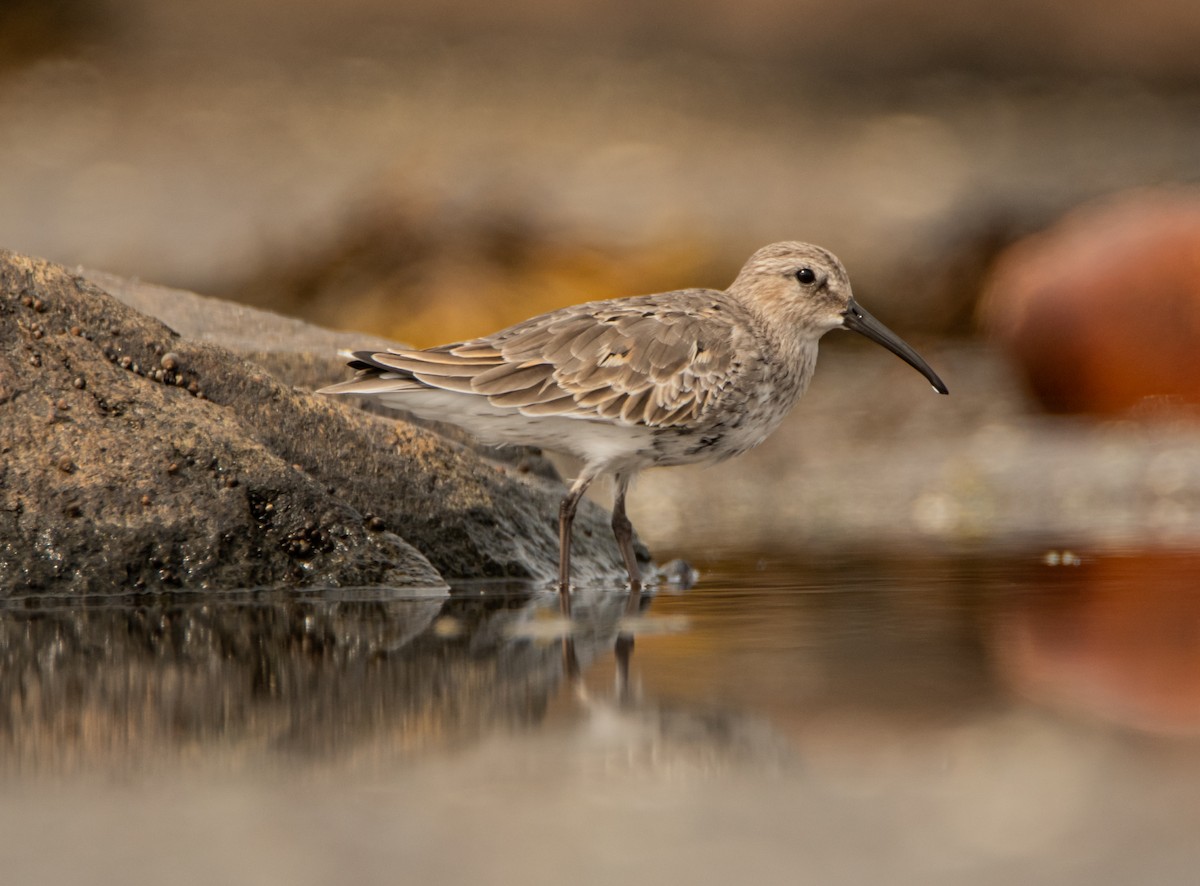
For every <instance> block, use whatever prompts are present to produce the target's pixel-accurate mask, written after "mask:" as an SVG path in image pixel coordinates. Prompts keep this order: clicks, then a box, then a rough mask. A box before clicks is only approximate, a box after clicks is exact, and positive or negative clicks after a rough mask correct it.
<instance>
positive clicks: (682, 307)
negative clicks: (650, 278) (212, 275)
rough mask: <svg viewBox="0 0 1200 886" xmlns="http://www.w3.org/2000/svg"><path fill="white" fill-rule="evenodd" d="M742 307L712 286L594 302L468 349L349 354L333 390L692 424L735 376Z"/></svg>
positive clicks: (661, 424)
mask: <svg viewBox="0 0 1200 886" xmlns="http://www.w3.org/2000/svg"><path fill="white" fill-rule="evenodd" d="M738 310H739V309H738V308H737V306H736V305H735V304H731V303H730V302H729V301H728V300H727V299H726V298H724V297H723V294H721V293H716V292H712V291H709V290H682V291H679V292H674V293H669V294H668V295H667V296H662V295H660V296H643V297H638V298H627V299H616V300H613V301H604V302H591V303H589V304H584V305H577V306H575V307H571V308H564V309H562V310H558V311H554V312H551V313H549V314H543V315H541V316H539V317H534V318H532V319H530V320H526V321H524V322H523V323H518V324H517V325H516V326H511V327H509V328H508V329H504V330H501V331H500V332H496V333H493V334H492V335H489V336H485V337H483V338H478V339H473V340H471V341H466V342H456V343H454V344H449V345H442V346H440V347H436V348H429V349H427V350H416V349H412V350H409V349H395V350H389V351H388V352H386V353H368V352H362V353H356V354H355V357H356V358H357V360H356V361H355V362H354V363H352V364H351V366H353V367H355V368H357V369H359V370H360V372H359V377H358V378H357V379H356V380H355V381H353V382H347V383H344V385H340V386H337V387H338V388H339V389H341V391H342V392H345V393H378V392H381V391H382V390H387V391H398V390H405V389H410V390H415V389H417V388H419V387H429V388H440V389H443V390H447V391H457V392H461V393H467V394H475V395H478V396H483V397H487V399H488V400H489V401H490V402H491V403H492V404H493V405H495V406H499V407H510V408H515V409H517V410H519V411H520V412H521V413H523V414H525V415H557V416H568V417H575V418H585V419H605V420H608V421H615V422H618V423H621V424H627V425H643V426H649V427H657V428H667V427H672V426H676V425H682V424H688V423H692V422H695V421H696V420H697V419H698V418H699V417H700V416H701V415H702V414H703V413H704V411H705V408H706V407H707V406H708V404H709V403H710V402H712V401H713V399H714V398H716V397H718V396H719V395H720V393H721V392H722V391H723V390H725V389H726V388H727V387H728V385H729V384H730V382H731V381H732V380H733V379H734V378H735V377H736V375H737V373H738V372H739V371H740V370H741V368H742V364H743V360H744V357H745V354H746V344H747V343H746V342H743V341H741V339H742V338H745V337H748V335H749V333H747V332H745V331H743V330H745V329H746V328H747V327H746V326H745V323H744V320H743V322H742V323H741V324H739V323H738V322H735V315H736V314H737V312H738ZM352 387H353V390H351V388H352Z"/></svg>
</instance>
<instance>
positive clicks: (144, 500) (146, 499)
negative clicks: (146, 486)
mask: <svg viewBox="0 0 1200 886" xmlns="http://www.w3.org/2000/svg"><path fill="white" fill-rule="evenodd" d="M152 503H153V501H152V499H151V498H150V496H148V495H143V496H142V507H144V508H148V507H150V505H151V504H152Z"/></svg>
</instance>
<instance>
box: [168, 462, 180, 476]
mask: <svg viewBox="0 0 1200 886" xmlns="http://www.w3.org/2000/svg"><path fill="white" fill-rule="evenodd" d="M178 471H179V462H177V461H173V462H171V463H170V464H169V465H167V473H168V474H174V473H177V472H178Z"/></svg>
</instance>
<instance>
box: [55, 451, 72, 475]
mask: <svg viewBox="0 0 1200 886" xmlns="http://www.w3.org/2000/svg"><path fill="white" fill-rule="evenodd" d="M57 465H58V469H59V470H60V471H62V472H63V473H64V474H73V473H75V462H73V461H71V456H69V455H64V456H63V457H62V458H60V459H59V460H58V462H57Z"/></svg>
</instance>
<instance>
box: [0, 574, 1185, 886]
mask: <svg viewBox="0 0 1200 886" xmlns="http://www.w3.org/2000/svg"><path fill="white" fill-rule="evenodd" d="M701 566H702V572H703V574H702V578H701V581H700V582H699V584H698V585H697V586H696V587H694V588H692V589H691V590H688V591H677V590H665V591H663V592H661V593H659V594H657V595H655V596H654V597H653V598H646V599H643V600H642V601H640V604H639V605H638V606H637V607H636V609H637V611H636V612H634V613H632V614H631V613H630V612H628V611H627V610H628V608H629V606H628V599H627V595H626V594H625V593H623V592H621V591H620V590H618V589H604V588H587V589H584V590H583V591H581V592H580V594H579V596H578V600H577V603H576V611H575V618H574V619H573V621H572V623H571V625H570V629H569V632H568V633H567V636H569V638H570V643H569V644H564V643H563V637H564V632H565V630H566V627H565V625H564V623H563V622H562V621H561V619H560V618H559V616H558V614H557V603H556V601H555V598H554V595H553V594H552V593H550V592H548V591H547V590H546V589H544V588H531V587H528V586H525V585H521V584H519V583H507V584H506V583H488V584H474V585H466V586H462V587H458V588H456V589H455V590H454V593H453V594H452V595H451V596H450V597H448V598H443V597H438V596H430V597H426V598H416V599H411V598H408V599H406V598H397V597H393V596H391V595H389V594H388V593H386V592H382V591H378V590H372V591H358V592H355V591H349V592H347V591H339V592H329V593H319V592H309V593H306V594H303V595H286V594H279V593H250V592H240V593H231V594H227V595H220V596H218V597H215V598H214V597H196V596H191V595H172V596H169V597H148V596H117V597H112V598H102V599H90V600H87V601H65V600H46V599H36V598H27V599H23V600H10V601H7V602H6V604H5V605H4V606H3V607H2V608H0V657H2V658H0V662H2V668H0V701H2V704H0V773H2V777H3V783H4V792H3V795H2V796H0V834H3V835H4V836H3V837H2V838H0V855H2V858H0V862H2V863H3V865H4V870H5V871H6V875H5V878H4V882H6V883H35V882H38V883H44V882H56V883H69V882H87V883H108V882H112V883H118V882H120V883H134V884H136V883H142V882H144V883H161V882H172V883H179V882H183V883H187V882H196V883H211V882H253V883H276V882H279V883H284V882H287V883H289V884H295V883H327V882H330V880H331V879H332V878H333V877H339V878H342V879H346V878H349V879H350V880H351V881H353V882H365V883H375V882H380V883H384V882H389V883H390V882H410V881H412V882H426V881H430V880H438V881H444V882H523V883H529V882H561V881H563V880H567V879H569V880H572V881H579V882H587V883H590V882H596V883H602V882H612V881H613V880H614V879H615V878H617V877H621V878H623V879H624V880H626V881H632V882H650V881H655V882H659V883H662V882H681V883H682V882H687V883H718V882H720V883H725V882H730V881H731V880H733V879H735V878H737V879H738V880H739V881H744V882H755V883H757V882H789V883H794V882H815V883H863V882H875V881H879V882H888V883H910V882H911V883H931V882H932V883H940V882H945V883H961V882H972V883H1012V882H1054V883H1063V882H1065V883H1076V882H1078V883H1089V884H1091V883H1125V882H1135V881H1136V882H1155V883H1168V882H1188V881H1189V880H1188V878H1189V877H1190V876H1191V874H1192V872H1193V871H1194V870H1195V867H1196V865H1197V864H1198V863H1200V849H1198V848H1197V847H1196V843H1195V839H1194V834H1195V832H1196V829H1197V826H1198V825H1200V804H1197V803H1196V801H1195V797H1196V796H1197V795H1198V793H1200V582H1197V578H1198V577H1200V556H1197V555H1187V554H1179V553H1170V552H1146V553H1136V554H1134V553H1129V554H1124V555H1119V556H1118V555H1107V556H1097V555H1093V554H1089V553H1088V552H1086V551H1083V552H1066V553H1065V554H1064V552H1061V551H1053V552H1047V551H1033V552H1027V553H1023V554H1009V555H1005V556H1004V557H1003V558H995V559H991V558H986V557H956V558H947V559H930V558H922V559H899V560H897V559H886V560H877V561H872V560H864V559H861V558H849V557H847V558H843V559H833V558H828V557H824V558H820V559H813V558H801V557H783V558H777V559H767V560H762V561H749V562H741V561H728V562H717V563H709V564H701ZM564 645H565V646H566V649H564Z"/></svg>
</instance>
